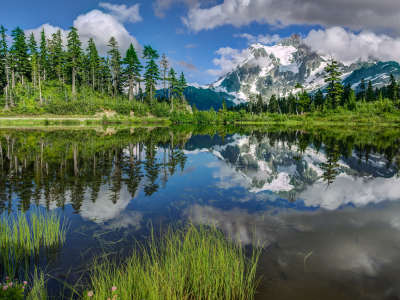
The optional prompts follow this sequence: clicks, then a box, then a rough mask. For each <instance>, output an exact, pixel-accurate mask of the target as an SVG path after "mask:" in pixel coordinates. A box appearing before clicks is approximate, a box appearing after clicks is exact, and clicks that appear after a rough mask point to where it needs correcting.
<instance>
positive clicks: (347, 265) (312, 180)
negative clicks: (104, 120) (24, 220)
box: [0, 127, 400, 299]
mask: <svg viewBox="0 0 400 300" xmlns="http://www.w3.org/2000/svg"><path fill="white" fill-rule="evenodd" d="M399 137H400V133H399V131H398V130H397V129H392V128H387V129H375V130H371V131H370V130H365V129H364V130H362V131H361V130H360V131H354V130H353V131H350V130H347V129H340V128H334V129H333V128H330V129H313V128H307V129H301V130H295V129H290V128H275V129H274V128H257V127H254V128H250V127H247V128H246V127H242V128H229V129H226V128H225V129H221V128H215V127H210V128H200V129H199V128H179V127H176V128H167V127H163V128H131V129H123V130H105V131H104V130H102V131H96V130H91V129H84V130H46V131H40V130H12V129H0V143H1V144H0V148H1V152H0V186H1V188H0V211H1V212H2V213H4V214H13V213H15V212H16V211H17V210H22V211H26V212H28V213H29V210H30V208H32V207H34V206H40V207H43V209H47V210H57V209H58V210H60V211H62V212H63V213H64V214H65V215H66V216H67V217H68V220H69V222H70V224H71V227H70V230H69V234H68V238H67V242H66V244H65V245H64V246H63V247H62V249H60V250H59V251H58V252H57V253H56V254H54V255H52V256H50V257H46V258H45V259H42V260H39V261H37V262H35V263H36V264H37V265H41V266H47V272H48V273H50V275H52V276H54V277H55V278H62V280H64V279H63V278H64V277H65V275H64V274H66V273H69V276H68V278H67V279H65V280H67V281H68V282H69V283H73V284H74V283H76V282H77V281H78V280H79V278H80V276H81V274H82V270H83V268H84V265H85V263H87V262H88V261H90V259H91V258H92V257H93V256H94V255H103V254H105V255H113V254H114V255H119V256H123V255H128V254H129V253H130V251H131V250H132V244H133V243H134V241H135V239H138V240H141V239H143V238H144V237H146V236H147V235H148V233H149V228H150V227H151V226H154V228H155V230H156V232H157V233H162V232H165V231H166V229H167V226H168V225H169V224H171V223H173V222H176V221H178V220H187V219H189V218H191V219H192V220H193V221H194V222H197V223H199V222H201V223H204V224H211V223H214V224H217V225H218V227H219V228H220V229H221V230H222V231H223V232H224V233H225V234H226V236H227V237H231V238H232V239H234V240H238V239H240V242H241V243H242V246H243V247H248V248H251V247H252V246H254V245H259V244H262V245H264V248H265V250H264V251H263V253H262V255H261V257H260V262H259V267H258V276H262V279H261V284H260V286H259V288H258V294H257V297H256V298H257V299H400V298H399V297H400V234H399V233H400V201H399V200H400V185H399V183H400V180H399V179H398V177H399V176H398V175H399V174H400V172H399V169H400V152H399V148H400V140H399ZM49 287H50V288H54V289H57V281H56V280H52V281H50V285H49Z"/></svg>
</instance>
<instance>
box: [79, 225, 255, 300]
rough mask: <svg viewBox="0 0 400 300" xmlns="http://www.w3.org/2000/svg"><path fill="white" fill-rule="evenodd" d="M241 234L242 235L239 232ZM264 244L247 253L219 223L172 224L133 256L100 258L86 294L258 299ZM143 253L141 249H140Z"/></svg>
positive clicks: (149, 299)
mask: <svg viewBox="0 0 400 300" xmlns="http://www.w3.org/2000/svg"><path fill="white" fill-rule="evenodd" d="M236 238H238V237H236ZM259 249H261V248H257V247H254V248H253V250H252V251H251V252H250V253H249V257H246V255H245V251H244V248H243V247H241V245H240V241H237V242H235V243H232V242H230V241H227V240H226V238H225V236H224V234H223V233H222V232H221V231H220V230H218V229H217V228H216V227H214V226H206V225H201V224H200V225H197V224H196V225H195V224H193V223H189V225H186V226H184V227H183V228H180V229H179V230H178V228H176V229H175V228H171V227H170V228H169V229H168V231H167V233H166V234H165V235H163V236H162V237H160V238H156V236H155V233H154V231H153V230H152V231H151V236H150V239H149V240H148V242H146V244H138V245H137V250H139V251H133V252H132V254H131V256H129V257H128V258H126V259H125V260H123V261H122V262H121V263H117V262H116V261H114V260H112V259H107V258H103V259H101V258H99V259H97V260H94V261H93V264H92V265H91V267H90V277H91V278H92V280H91V281H90V287H89V289H87V290H85V291H84V292H83V298H84V299H88V298H89V296H90V299H107V298H110V299H111V298H112V297H114V294H117V295H118V298H119V297H120V296H119V295H123V298H124V299H147V300H161V299H162V300H173V299H199V300H201V299H210V300H214V299H237V300H245V299H247V300H251V299H254V295H255V289H256V286H257V283H258V282H257V280H256V279H255V272H256V267H257V262H258V258H259V255H260V250H259ZM139 253H142V254H139Z"/></svg>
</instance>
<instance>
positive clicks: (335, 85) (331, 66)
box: [325, 56, 343, 108]
mask: <svg viewBox="0 0 400 300" xmlns="http://www.w3.org/2000/svg"><path fill="white" fill-rule="evenodd" d="M325 72H326V73H327V75H326V76H325V82H328V87H327V88H326V89H327V90H328V95H329V97H330V98H331V99H332V108H336V107H337V106H338V105H339V104H340V96H341V94H342V93H343V87H342V85H341V83H340V82H341V79H340V75H342V73H341V72H340V71H339V64H338V62H337V61H336V60H334V59H333V57H332V56H331V59H330V63H329V62H328V64H327V66H326V67H325Z"/></svg>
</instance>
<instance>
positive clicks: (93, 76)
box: [92, 66, 95, 90]
mask: <svg viewBox="0 0 400 300" xmlns="http://www.w3.org/2000/svg"><path fill="white" fill-rule="evenodd" d="M92 77H93V88H92V90H94V82H95V81H94V66H92Z"/></svg>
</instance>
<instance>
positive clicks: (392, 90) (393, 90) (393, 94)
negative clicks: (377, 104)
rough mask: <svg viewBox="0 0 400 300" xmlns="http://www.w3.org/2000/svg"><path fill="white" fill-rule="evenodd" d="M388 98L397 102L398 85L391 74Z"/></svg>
mask: <svg viewBox="0 0 400 300" xmlns="http://www.w3.org/2000/svg"><path fill="white" fill-rule="evenodd" d="M388 96H389V99H390V100H392V101H396V100H397V83H396V79H395V78H394V76H393V74H390V84H389V86H388Z"/></svg>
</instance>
